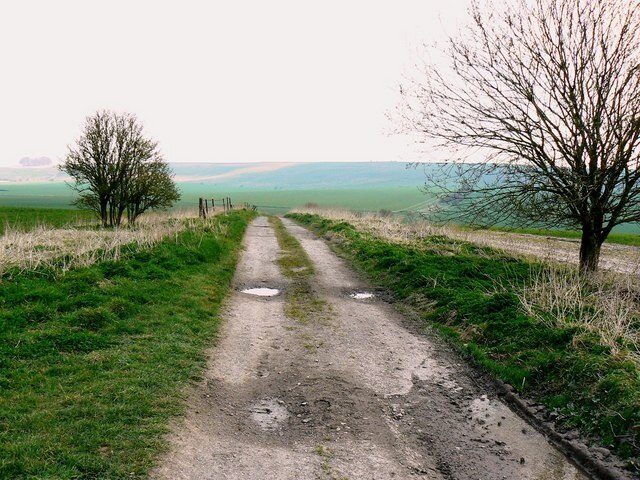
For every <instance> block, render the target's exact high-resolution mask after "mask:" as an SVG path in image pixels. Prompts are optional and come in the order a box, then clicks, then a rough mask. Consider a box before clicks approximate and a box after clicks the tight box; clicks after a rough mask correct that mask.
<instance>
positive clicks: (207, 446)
mask: <svg viewBox="0 0 640 480" xmlns="http://www.w3.org/2000/svg"><path fill="white" fill-rule="evenodd" d="M285 224H286V225H287V228H288V230H289V231H290V233H292V234H293V235H295V236H296V237H297V238H298V240H299V241H300V242H301V243H302V246H303V247H304V249H305V250H306V252H307V253H308V255H309V257H310V258H311V260H312V261H313V263H314V265H315V269H316V274H315V278H313V280H312V284H313V286H314V289H315V293H316V295H318V296H319V297H320V298H322V299H324V300H325V301H326V302H327V303H328V304H329V306H330V308H329V311H330V315H329V316H328V318H323V319H322V320H320V321H316V322H314V321H312V322H309V323H308V324H301V323H300V322H297V321H295V320H293V319H290V318H288V317H287V316H286V315H285V314H284V306H285V302H286V295H279V296H276V297H270V298H261V297H255V296H250V295H247V294H243V293H240V291H239V290H240V289H241V288H243V287H261V286H265V287H276V288H281V289H283V290H284V291H286V288H287V280H286V279H285V278H284V277H283V276H282V275H281V273H280V271H279V269H278V265H277V264H276V263H275V262H276V260H277V258H278V256H279V253H280V250H279V247H278V244H277V241H276V238H275V235H274V231H273V229H272V228H271V226H270V225H269V223H268V222H267V220H266V219H265V218H264V217H261V218H258V219H257V220H256V221H254V222H253V223H252V225H251V226H250V227H249V229H248V231H247V235H246V238H245V246H246V249H245V251H244V254H243V257H242V259H241V261H240V263H239V265H238V271H237V274H236V279H235V283H236V285H235V286H236V287H237V291H236V292H235V293H234V294H233V295H232V297H231V298H230V301H229V303H228V308H227V312H226V318H225V321H224V324H223V327H222V332H221V337H220V340H219V342H218V344H217V345H216V346H215V347H214V348H213V349H212V350H211V357H210V362H209V368H208V371H207V373H206V375H205V379H204V381H203V382H201V384H200V385H199V386H198V387H197V388H195V389H194V390H193V392H192V394H191V397H190V400H189V405H190V407H189V410H188V413H187V415H186V418H184V419H182V420H180V421H178V422H176V424H175V427H174V432H173V433H172V434H171V435H170V438H169V440H170V451H169V452H168V453H167V454H166V455H165V456H164V457H163V458H162V459H161V462H160V464H159V466H158V467H157V468H156V470H155V471H154V472H153V474H152V477H154V478H163V479H217V480H218V479H243V480H245V479H246V480H249V479H270V480H271V479H336V480H337V479H350V480H354V479H409V478H411V479H413V478H428V479H536V480H547V479H548V480H556V479H567V480H568V479H585V478H587V477H585V476H584V475H583V474H582V473H580V472H579V471H578V470H577V469H576V467H574V466H573V465H572V464H571V463H570V462H569V461H568V460H567V459H566V458H565V457H564V456H563V455H562V454H561V453H559V452H558V451H557V450H555V449H554V448H553V447H552V446H550V445H549V444H548V443H547V441H546V440H545V438H544V437H543V436H542V435H540V434H539V433H537V432H536V431H535V430H534V429H533V428H531V427H530V426H529V425H528V424H526V423H525V422H524V421H523V420H521V419H520V418H519V417H518V416H517V415H515V414H514V413H512V412H511V411H510V410H509V409H508V408H507V407H506V406H505V405H504V404H503V403H502V402H501V401H500V399H499V398H497V397H496V396H495V395H494V394H493V393H492V390H491V389H490V387H486V386H484V384H483V382H482V381H481V380H479V379H478V378H477V373H476V372H474V371H473V370H471V369H469V368H468V367H467V366H465V365H463V364H461V363H460V360H459V359H457V358H456V357H455V355H453V354H451V353H450V352H448V351H447V349H446V348H445V347H443V346H442V345H441V344H440V343H439V342H438V341H437V340H434V339H432V338H430V337H429V336H428V335H427V336H425V335H421V334H418V333H415V326H414V325H412V323H411V322H408V321H407V320H405V319H404V318H403V317H402V316H401V315H400V314H399V313H398V312H397V311H396V310H395V309H394V308H393V307H392V306H391V305H389V304H387V303H386V302H384V301H383V300H382V299H379V298H377V299H373V300H364V301H363V300H356V299H353V298H351V297H350V296H349V294H350V293H353V292H356V291H366V290H367V286H366V284H364V283H363V282H362V281H361V280H360V279H359V278H358V277H357V276H356V275H355V274H354V273H353V272H352V271H351V270H350V269H349V268H348V267H347V266H346V265H345V264H344V262H343V261H342V260H340V259H339V258H337V257H336V256H335V255H334V254H333V253H332V252H331V251H330V250H329V249H328V247H327V246H326V245H325V244H324V243H323V242H322V241H321V240H318V239H317V238H315V237H314V236H313V235H312V234H311V233H309V232H307V231H306V230H304V229H303V228H301V227H298V226H296V225H294V224H292V223H290V222H288V221H287V220H285Z"/></svg>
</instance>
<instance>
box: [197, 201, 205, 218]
mask: <svg viewBox="0 0 640 480" xmlns="http://www.w3.org/2000/svg"><path fill="white" fill-rule="evenodd" d="M198 217H200V218H204V208H202V198H199V199H198Z"/></svg>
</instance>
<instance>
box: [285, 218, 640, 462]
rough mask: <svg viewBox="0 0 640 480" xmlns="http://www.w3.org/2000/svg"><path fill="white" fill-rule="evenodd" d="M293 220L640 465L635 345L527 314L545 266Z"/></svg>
mask: <svg viewBox="0 0 640 480" xmlns="http://www.w3.org/2000/svg"><path fill="white" fill-rule="evenodd" d="M291 217H292V218H294V219H295V220H296V221H298V222H300V223H302V224H304V225H306V226H309V227H311V228H312V229H314V230H315V231H316V232H317V233H319V234H323V235H327V236H329V237H331V238H332V239H333V240H334V242H333V244H334V245H335V246H336V248H338V249H339V250H340V251H341V252H342V253H343V254H344V255H345V256H346V257H347V258H349V259H350V260H351V261H352V262H353V264H354V265H355V266H356V267H357V268H358V269H359V270H360V271H362V272H363V273H364V274H365V275H367V276H368V277H369V278H370V279H371V280H372V281H373V282H375V283H376V284H377V285H379V286H383V287H386V288H389V289H391V290H392V291H393V292H395V295H396V296H397V298H398V299H400V300H402V301H404V302H406V303H409V304H412V305H413V306H414V307H415V308H416V309H418V310H419V312H420V314H421V318H422V319H423V321H424V322H425V323H427V324H429V325H433V326H435V327H436V328H437V329H438V330H439V331H440V332H441V334H443V335H444V336H446V337H447V338H448V339H449V340H450V341H451V342H453V343H454V344H455V345H457V346H458V347H459V348H460V349H461V350H462V351H463V352H465V353H466V354H467V355H469V356H471V357H473V358H474V360H475V361H476V362H477V363H478V364H479V365H480V366H481V367H482V368H484V369H486V370H487V371H489V372H491V373H492V374H494V375H495V376H497V377H498V378H500V379H502V380H504V381H505V382H507V383H509V384H511V385H512V386H514V387H515V388H516V389H517V390H518V391H520V392H522V393H523V394H525V395H527V396H529V397H532V398H536V399H538V400H539V401H540V402H542V403H544V404H545V405H546V406H547V407H548V409H549V412H550V415H551V416H550V419H555V420H556V421H557V422H558V423H559V424H560V425H562V426H563V427H565V428H571V427H577V428H579V429H580V430H581V431H582V432H583V433H584V434H586V435H589V436H592V437H593V438H598V439H599V442H600V443H601V444H602V445H604V446H606V447H609V448H612V449H614V450H615V451H616V452H618V453H619V454H620V455H621V456H623V457H625V458H627V459H629V462H630V468H632V469H633V468H637V465H638V463H637V462H638V455H639V453H640V448H639V446H640V431H639V430H640V428H639V427H638V426H639V425H640V369H639V367H638V361H637V357H635V356H634V355H635V353H637V352H634V350H633V349H634V348H635V347H634V346H633V345H630V344H628V343H626V340H625V339H622V338H621V339H614V341H615V345H613V344H612V345H606V344H604V343H603V342H602V341H601V340H602V339H601V337H599V336H598V335H597V334H596V333H594V330H591V329H589V328H587V327H586V326H581V325H580V324H579V323H578V322H565V323H563V324H554V323H553V322H551V321H542V320H541V319H540V318H539V317H535V316H532V315H528V314H526V313H525V309H524V308H523V306H522V303H521V300H520V298H519V296H518V293H519V292H521V291H522V290H523V289H526V288H527V286H528V285H529V284H530V283H531V282H532V281H533V280H532V279H534V278H539V276H538V274H539V273H540V272H541V271H542V270H543V266H542V265H541V264H534V263H528V262H525V261H522V260H517V259H514V258H511V257H510V256H508V255H506V254H504V253H500V252H497V251H495V250H492V249H490V248H487V247H478V246H475V245H473V244H471V243H467V242H461V241H460V240H452V239H449V238H446V237H443V236H437V235H435V236H431V237H427V238H425V239H423V240H419V241H416V242H413V243H404V244H403V243H397V242H390V241H387V240H384V239H382V238H380V237H377V236H375V235H372V234H366V233H363V232H361V231H358V230H356V229H355V228H354V227H353V226H352V225H350V224H348V223H346V222H338V221H331V220H326V219H323V218H321V217H319V216H317V215H305V214H295V215H291ZM585 308H587V310H588V307H585ZM582 313H584V312H582ZM579 314H581V312H579V311H574V312H569V315H579ZM542 317H545V314H544V312H543V314H542ZM545 318H546V317H545ZM635 328H640V325H636V327H635ZM634 464H635V466H634Z"/></svg>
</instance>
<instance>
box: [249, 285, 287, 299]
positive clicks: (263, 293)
mask: <svg viewBox="0 0 640 480" xmlns="http://www.w3.org/2000/svg"><path fill="white" fill-rule="evenodd" d="M241 291H242V293H248V294H249V295H257V296H258V297H275V296H276V295H278V294H279V293H280V290H278V289H277V288H265V287H262V288H245V289H244V290H241Z"/></svg>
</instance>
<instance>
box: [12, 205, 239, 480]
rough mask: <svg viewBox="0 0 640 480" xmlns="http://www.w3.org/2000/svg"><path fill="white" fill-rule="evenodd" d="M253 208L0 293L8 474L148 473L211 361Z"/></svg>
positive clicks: (17, 279)
mask: <svg viewBox="0 0 640 480" xmlns="http://www.w3.org/2000/svg"><path fill="white" fill-rule="evenodd" d="M250 217H251V215H250V214H248V213H235V214H232V215H229V216H218V217H214V218H213V219H211V220H209V221H207V222H206V223H203V224H201V225H200V226H199V227H195V228H194V227H192V228H191V229H189V230H186V231H183V232H181V233H179V234H178V235H176V236H175V237H171V238H170V239H167V240H165V241H163V242H161V243H159V244H158V245H156V246H155V247H152V248H151V249H149V250H144V251H140V252H138V253H131V254H129V255H128V256H127V258H123V259H121V260H120V261H117V262H115V261H108V262H101V263H98V264H95V265H93V266H91V267H86V268H76V269H73V270H71V271H69V272H67V273H66V274H64V275H56V276H53V275H47V274H45V273H46V272H32V273H28V274H24V275H20V276H14V277H13V279H12V280H11V281H5V282H4V283H3V286H2V289H1V290H0V304H1V305H2V311H1V314H0V478H12V479H14V478H16V479H20V478H56V479H66V478H101V479H111V478H113V479H116V478H117V479H121V478H138V477H143V476H144V475H145V474H146V473H147V472H148V470H149V469H150V467H151V465H152V462H153V459H154V458H155V456H156V455H157V453H158V452H159V450H160V449H161V448H162V447H163V434H164V433H165V432H166V430H167V424H168V421H169V419H170V418H171V417H172V416H174V415H176V414H179V413H180V412H181V411H182V408H183V392H184V388H185V386H186V385H187V384H188V383H189V382H190V381H192V380H193V379H195V378H197V377H198V376H199V375H200V373H201V371H202V369H203V368H204V365H205V355H204V350H205V349H206V348H207V346H208V345H210V342H211V340H212V338H213V337H214V335H215V333H216V331H217V327H218V313H219V308H220V303H221V301H222V299H223V297H224V295H225V294H226V292H227V290H228V286H229V283H230V280H231V278H232V275H233V272H234V269H235V265H236V260H237V255H238V252H239V246H240V240H241V237H242V235H243V232H244V230H245V227H246V225H247V223H248V221H249V220H250Z"/></svg>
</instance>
